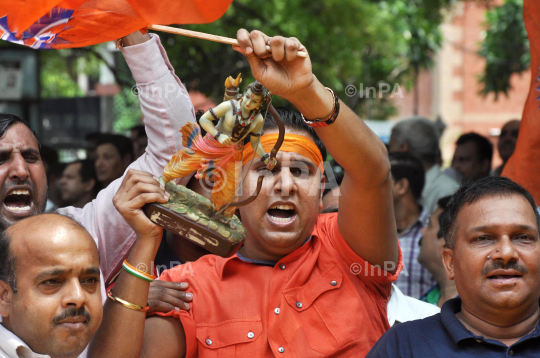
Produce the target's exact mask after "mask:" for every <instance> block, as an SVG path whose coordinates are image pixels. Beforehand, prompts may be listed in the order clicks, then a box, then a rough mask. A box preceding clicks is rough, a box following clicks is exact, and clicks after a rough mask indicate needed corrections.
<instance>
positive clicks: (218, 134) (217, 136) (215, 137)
mask: <svg viewBox="0 0 540 358" xmlns="http://www.w3.org/2000/svg"><path fill="white" fill-rule="evenodd" d="M220 135H221V132H220V131H217V133H216V134H215V135H214V139H215V140H218V138H219V136H220Z"/></svg>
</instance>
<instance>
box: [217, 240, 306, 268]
mask: <svg viewBox="0 0 540 358" xmlns="http://www.w3.org/2000/svg"><path fill="white" fill-rule="evenodd" d="M312 237H313V235H310V236H309V237H308V238H307V240H306V241H305V242H304V243H303V244H302V246H300V247H299V248H298V249H296V250H295V251H293V252H291V253H290V254H288V255H287V256H285V257H284V258H282V259H281V260H279V261H278V262H272V261H266V260H251V259H248V258H246V257H244V256H242V255H241V254H240V253H239V252H237V253H236V254H234V255H233V256H231V257H228V258H218V259H217V260H216V271H217V273H218V275H219V278H220V279H223V272H224V271H225V268H226V266H228V264H229V262H231V261H241V262H242V263H246V264H252V265H263V266H271V267H274V266H276V265H278V264H280V263H288V262H292V261H294V260H296V259H297V258H298V257H299V256H301V255H302V254H303V253H304V252H306V251H307V250H308V249H309V248H310V247H311V246H312V244H313V240H311V238H312Z"/></svg>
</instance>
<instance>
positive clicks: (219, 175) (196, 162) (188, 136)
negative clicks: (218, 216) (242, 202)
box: [163, 123, 243, 215]
mask: <svg viewBox="0 0 540 358" xmlns="http://www.w3.org/2000/svg"><path fill="white" fill-rule="evenodd" d="M180 132H182V144H183V145H184V147H186V149H182V150H180V151H178V152H177V153H176V154H175V155H174V156H173V157H172V159H171V161H170V162H169V163H168V164H167V166H166V167H165V169H163V179H164V180H165V181H166V182H169V181H171V180H174V179H177V178H182V177H185V176H188V175H189V174H190V173H191V172H193V171H195V170H196V171H197V174H196V175H195V177H196V178H199V179H201V180H202V179H206V178H208V176H209V175H211V176H212V178H213V180H214V184H213V189H212V202H213V203H214V208H215V209H216V210H219V209H220V208H221V207H222V206H223V205H227V204H228V203H230V202H232V201H234V199H235V196H236V189H237V186H238V176H239V173H240V170H241V164H242V150H241V149H242V147H243V145H242V144H241V143H239V144H236V145H230V146H228V145H222V144H221V143H219V142H218V141H217V140H215V139H214V137H212V136H211V135H209V134H207V135H206V136H204V137H202V136H201V129H200V127H199V125H197V124H196V123H188V124H186V125H185V126H183V127H182V129H180ZM235 209H236V208H235V207H231V209H230V210H227V211H226V213H227V214H231V215H232V213H234V211H235Z"/></svg>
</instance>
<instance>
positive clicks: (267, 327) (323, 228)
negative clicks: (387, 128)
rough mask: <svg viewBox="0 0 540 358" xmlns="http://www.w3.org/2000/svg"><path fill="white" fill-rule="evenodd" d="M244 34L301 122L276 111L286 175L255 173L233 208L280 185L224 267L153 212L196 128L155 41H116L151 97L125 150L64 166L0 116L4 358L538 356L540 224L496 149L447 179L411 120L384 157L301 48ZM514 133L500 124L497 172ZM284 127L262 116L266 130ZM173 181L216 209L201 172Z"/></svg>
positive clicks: (464, 143)
mask: <svg viewBox="0 0 540 358" xmlns="http://www.w3.org/2000/svg"><path fill="white" fill-rule="evenodd" d="M237 39H238V42H239V45H237V46H235V47H234V48H235V50H237V51H239V52H241V53H242V54H243V55H244V56H245V57H246V59H247V61H248V62H249V64H250V67H251V70H252V73H253V75H254V77H255V78H256V79H257V80H258V81H260V83H261V84H262V85H264V86H265V87H266V88H267V89H268V90H269V91H271V92H272V93H273V94H275V95H279V96H282V97H283V98H285V99H287V100H288V101H289V102H290V103H291V104H292V105H294V107H295V108H296V109H297V111H296V110H292V109H288V108H278V109H277V111H278V113H279V114H280V117H281V119H282V121H283V123H284V125H285V128H286V133H292V134H294V137H293V136H288V135H287V134H286V135H285V139H284V141H285V145H284V146H283V147H282V148H283V149H282V150H281V151H280V152H278V154H277V165H276V166H275V167H269V166H267V164H265V163H264V162H263V161H258V160H257V163H256V164H254V165H249V164H246V165H245V166H244V168H243V173H242V177H243V178H244V180H243V181H242V182H241V186H242V191H241V193H240V194H239V198H238V199H239V200H242V199H245V198H247V197H248V196H249V195H251V193H252V191H253V190H252V189H253V188H254V187H255V186H256V183H257V180H258V178H259V175H260V172H261V171H264V170H267V171H268V172H269V173H268V175H267V176H266V178H265V181H264V184H263V186H262V189H261V192H260V194H259V196H258V197H257V199H256V200H255V201H253V202H252V203H251V204H249V205H247V206H243V207H240V208H239V210H238V212H237V214H238V215H239V217H240V218H241V221H242V224H243V226H244V227H245V229H246V231H247V237H246V240H245V242H244V244H243V246H242V247H241V248H240V249H239V251H238V252H237V253H235V254H234V255H232V256H230V257H226V258H223V257H218V256H215V255H211V254H209V253H208V252H206V251H205V250H204V249H202V248H201V247H199V246H197V245H196V244H194V243H193V242H191V241H189V240H186V239H183V238H180V237H177V236H176V235H175V234H174V233H171V232H164V231H163V229H162V228H161V227H159V226H157V225H155V224H153V223H152V222H151V221H150V220H149V219H148V218H147V217H146V215H145V214H144V212H143V210H142V207H143V206H144V205H145V204H147V203H153V202H158V203H166V202H167V201H168V199H169V197H170V195H169V194H168V193H167V192H166V191H165V190H164V187H163V186H162V185H160V182H159V180H158V178H159V176H160V175H161V174H162V172H163V168H164V167H165V165H166V164H167V163H168V161H169V160H170V159H171V157H172V156H173V155H174V154H175V153H177V152H178V151H179V150H180V149H182V148H183V147H182V141H181V137H180V133H179V129H180V128H181V127H183V126H184V125H185V124H186V123H188V122H192V123H194V122H196V121H197V118H196V117H198V116H196V114H195V112H194V109H193V106H192V104H191V101H190V99H189V96H188V94H187V91H186V89H185V88H184V86H183V84H182V83H181V81H180V80H179V79H178V77H177V76H176V75H175V74H174V70H173V68H172V67H171V65H170V62H169V61H168V59H167V56H166V53H165V51H164V49H163V47H162V46H161V44H160V40H159V37H158V36H156V35H150V34H143V33H141V32H136V33H134V34H131V35H129V36H127V37H125V38H123V39H122V40H121V41H120V43H121V45H122V48H121V50H122V53H123V54H124V57H125V58H126V61H127V63H128V65H129V67H130V69H131V71H132V74H133V76H134V78H135V80H136V82H137V85H138V86H140V87H141V89H142V90H141V91H140V95H139V98H140V101H141V109H142V111H143V114H144V128H141V127H139V128H135V129H134V130H133V131H132V137H131V139H130V138H127V137H125V136H118V135H110V134H95V135H92V136H88V137H87V141H88V143H89V145H88V151H87V152H88V159H85V160H82V161H77V162H73V163H69V164H67V165H65V166H64V167H63V168H61V170H60V169H58V168H60V165H59V164H58V158H57V156H56V157H55V155H54V152H51V151H50V150H49V151H47V150H46V149H44V148H43V147H41V148H40V146H39V143H38V140H37V138H36V137H35V136H34V134H33V132H32V131H31V129H30V127H29V126H28V123H27V122H26V121H25V120H24V119H21V118H18V117H15V116H12V115H9V114H0V153H2V157H3V161H2V163H1V165H0V180H1V181H2V183H1V184H2V185H1V193H0V194H1V198H2V200H3V205H2V207H1V209H0V225H1V232H0V315H1V316H2V323H1V324H0V357H9V358H23V357H51V358H56V357H66V358H72V357H73V358H74V357H79V356H81V357H92V358H93V357H99V358H103V357H141V356H142V357H160V358H161V357H165V358H167V357H183V356H186V357H197V356H200V357H217V356H220V357H234V356H237V357H272V356H277V357H281V356H283V357H294V356H296V357H363V356H368V357H426V356H429V357H448V356H452V357H453V356H458V357H477V356H486V357H487V356H489V357H494V356H496V357H498V356H501V357H503V356H504V357H506V356H507V355H511V356H522V357H533V356H538V355H539V354H540V348H538V347H539V344H538V343H539V340H540V338H539V337H540V325H539V319H540V307H539V303H538V302H539V299H540V239H539V222H540V218H539V215H538V212H537V205H536V204H535V202H534V199H533V198H532V196H531V195H530V194H529V192H528V191H527V190H526V189H525V188H523V187H521V186H520V185H518V184H516V183H515V182H513V181H512V180H510V179H508V178H503V177H500V174H501V172H502V168H496V169H495V170H493V171H492V168H491V163H492V157H493V147H492V145H491V143H490V142H489V140H488V139H486V138H484V137H482V136H480V135H479V134H476V133H467V134H464V135H462V136H461V137H460V138H459V139H458V141H457V143H456V151H455V154H454V157H453V161H452V166H451V168H449V169H446V170H443V169H442V167H441V164H442V163H441V151H440V147H439V142H440V135H441V133H440V132H439V129H438V128H437V126H436V125H435V124H434V123H433V122H431V121H429V120H427V119H425V118H416V117H415V118H410V119H406V120H403V121H400V122H399V123H398V124H397V125H396V126H395V127H394V128H393V130H392V135H391V139H390V142H389V145H388V146H387V147H386V146H385V145H384V144H383V143H382V142H381V141H380V140H379V139H378V138H377V137H376V135H375V134H374V133H373V132H372V131H371V130H369V128H368V127H367V126H366V125H365V124H364V123H363V122H362V121H361V120H360V119H359V118H358V117H357V116H356V115H355V114H354V113H353V112H352V111H351V110H350V109H349V108H348V107H347V106H346V105H345V104H344V103H342V102H339V101H338V99H337V97H335V94H334V93H333V92H332V91H328V90H327V88H325V87H324V86H323V85H322V84H321V83H320V82H319V81H318V80H317V78H316V77H315V76H314V74H313V73H312V72H311V63H310V61H309V58H307V59H305V58H302V57H300V56H298V53H299V52H303V51H304V52H305V51H307V50H306V48H305V47H304V46H303V45H302V44H301V43H300V42H299V41H298V40H297V39H295V38H283V37H280V36H276V37H268V36H266V35H265V34H263V33H261V32H259V31H253V32H251V33H249V32H247V31H246V30H239V31H238V34H237ZM267 46H270V47H271V50H272V51H271V53H269V52H268V50H267ZM164 89H167V90H166V91H165V90H164ZM171 93H174V95H170V94H171ZM167 94H169V95H167ZM300 113H301V114H300ZM329 113H330V115H329ZM519 125H520V123H519V121H511V122H509V123H507V124H506V125H505V126H504V127H503V129H502V130H501V137H500V140H499V147H498V151H499V154H500V156H501V158H502V159H503V166H504V165H505V164H506V163H507V161H508V160H509V158H510V157H511V155H512V152H513V150H514V147H515V145H516V141H517V137H518V133H519ZM278 127H279V126H278V123H277V121H276V120H275V119H274V118H272V116H269V117H268V118H267V120H266V121H265V123H264V128H263V129H264V135H272V134H274V133H276V132H277V131H278ZM264 135H263V137H264ZM142 137H144V139H143V138H142ZM299 137H301V138H302V139H301V140H299V139H298V138H299ZM261 142H262V140H261ZM272 145H273V143H272ZM264 149H265V151H266V152H268V151H269V150H267V148H266V147H265V148H264ZM327 150H328V153H329V154H330V155H331V156H332V158H333V159H334V161H333V162H332V165H331V166H330V167H331V168H332V169H333V170H331V171H327V173H324V172H323V169H324V168H325V166H324V163H322V159H321V160H319V159H317V158H326V157H327ZM308 151H309V152H310V153H316V155H312V156H310V157H309V158H308V157H306V156H305V155H303V154H305V153H307V152H308ZM134 159H135V160H134ZM337 163H339V164H337ZM359 163H361V165H359ZM326 168H328V166H326ZM270 174H271V175H270ZM53 183H54V184H53ZM178 183H179V184H182V185H185V186H187V187H188V188H190V189H191V190H193V191H195V192H197V193H199V194H201V195H203V196H206V197H209V198H210V197H211V189H209V188H208V187H206V186H204V185H201V182H200V180H198V179H197V178H196V177H195V176H191V177H185V178H181V179H179V180H178ZM56 190H58V191H56ZM47 211H49V212H50V213H46V212H47ZM275 217H278V218H279V220H276V219H275ZM156 276H159V279H156Z"/></svg>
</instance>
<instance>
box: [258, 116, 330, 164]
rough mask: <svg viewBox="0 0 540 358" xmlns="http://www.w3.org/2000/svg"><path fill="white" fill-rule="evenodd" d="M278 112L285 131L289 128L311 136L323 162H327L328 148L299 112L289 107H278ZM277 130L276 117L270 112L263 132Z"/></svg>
mask: <svg viewBox="0 0 540 358" xmlns="http://www.w3.org/2000/svg"><path fill="white" fill-rule="evenodd" d="M276 111H277V112H278V114H279V116H280V117H281V120H282V121H283V124H284V125H285V131H287V128H290V129H294V130H297V131H302V132H306V133H307V134H309V135H310V136H311V137H312V138H313V142H314V143H315V145H316V146H317V148H319V151H320V152H321V155H322V158H323V161H324V160H326V148H325V147H324V144H323V142H322V140H321V139H320V138H319V136H318V135H317V133H315V130H314V129H313V128H311V127H310V126H308V125H307V124H306V122H304V120H303V119H302V116H301V115H300V113H299V112H297V111H295V110H293V109H290V108H287V107H277V108H276ZM262 115H263V117H264V113H262ZM275 128H278V125H277V122H276V120H275V119H274V117H272V115H271V114H270V112H268V115H267V117H266V120H265V122H264V127H263V131H266V130H268V129H275Z"/></svg>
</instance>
